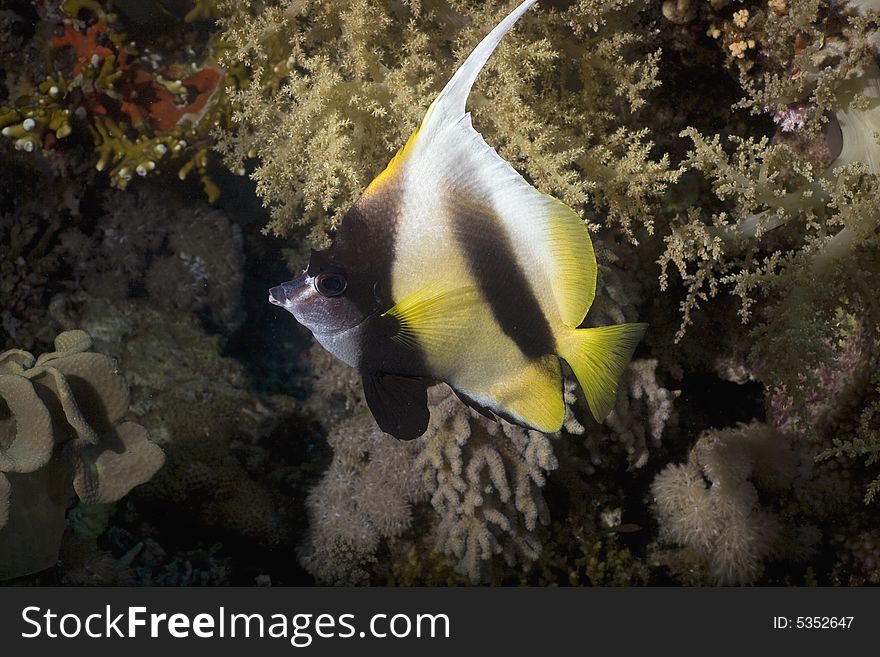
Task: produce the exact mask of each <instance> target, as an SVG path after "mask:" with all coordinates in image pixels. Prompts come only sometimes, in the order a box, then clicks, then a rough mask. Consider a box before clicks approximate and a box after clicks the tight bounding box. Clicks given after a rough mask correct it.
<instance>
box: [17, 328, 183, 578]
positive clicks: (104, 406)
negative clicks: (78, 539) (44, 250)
mask: <svg viewBox="0 0 880 657" xmlns="http://www.w3.org/2000/svg"><path fill="white" fill-rule="evenodd" d="M91 344H92V343H91V339H90V338H89V336H88V334H86V333H84V332H83V331H67V332H64V333H61V334H60V335H58V336H57V337H56V338H55V351H54V352H52V353H47V354H43V355H41V356H40V357H39V358H34V357H33V356H32V355H31V354H30V353H28V352H26V351H22V350H10V351H6V352H4V353H2V354H0V397H2V401H3V403H2V405H0V417H2V421H0V481H2V483H0V520H3V522H2V523H0V579H5V578H9V577H15V576H19V575H24V574H28V573H32V572H35V571H38V570H42V569H44V568H48V567H49V566H51V565H52V564H54V563H55V561H56V559H57V558H58V548H59V545H60V542H61V533H62V532H63V530H64V515H65V511H66V507H67V502H68V499H67V498H68V496H70V495H71V494H72V493H73V492H75V493H76V495H77V497H78V498H79V499H80V500H81V501H82V502H83V503H85V504H106V503H108V502H115V501H117V500H119V499H120V498H122V497H123V496H124V495H126V494H127V493H128V492H129V491H130V490H131V489H132V488H133V487H135V486H137V485H139V484H142V483H144V482H146V481H148V480H149V479H150V478H151V477H152V476H153V475H154V474H155V473H156V471H157V470H158V469H159V468H160V467H161V466H162V464H163V463H164V460H165V458H164V454H163V453H162V450H161V449H160V448H159V447H158V446H156V445H155V444H154V443H152V442H151V441H150V440H149V437H148V435H147V432H146V430H145V429H144V427H142V426H141V425H139V424H136V423H134V422H126V421H123V419H124V416H125V415H126V413H128V406H129V394H128V386H127V384H126V383H125V380H124V379H123V378H122V377H121V376H120V375H119V373H118V372H117V371H116V365H115V363H114V362H113V360H112V359H111V358H109V357H107V356H104V355H103V354H98V353H94V352H92V351H90V348H91Z"/></svg>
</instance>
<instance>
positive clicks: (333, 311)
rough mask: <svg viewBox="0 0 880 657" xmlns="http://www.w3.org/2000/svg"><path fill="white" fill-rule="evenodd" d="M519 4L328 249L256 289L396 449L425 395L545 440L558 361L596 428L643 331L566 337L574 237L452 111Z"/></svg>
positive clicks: (579, 303) (570, 221) (558, 211)
mask: <svg viewBox="0 0 880 657" xmlns="http://www.w3.org/2000/svg"><path fill="white" fill-rule="evenodd" d="M534 2H535V0H526V2H523V3H522V4H521V5H519V6H518V7H517V8H516V9H515V10H514V11H513V12H512V13H511V14H510V15H509V16H507V17H506V18H505V19H504V20H503V21H501V23H500V24H499V25H498V26H497V27H495V29H493V30H492V31H491V32H490V33H489V35H488V36H486V38H485V39H483V41H482V42H481V43H480V44H479V45H478V46H477V47H476V49H475V50H474V51H473V52H472V53H471V54H470V56H469V57H468V58H467V59H466V60H465V62H464V63H463V64H462V65H461V67H460V68H459V69H458V70H457V71H456V72H455V74H454V75H453V77H452V79H451V80H450V81H449V83H448V84H447V85H446V87H445V88H444V89H443V91H442V92H441V93H440V95H439V96H437V98H436V99H435V100H434V102H433V103H432V104H431V106H430V107H429V108H428V111H427V113H426V114H425V117H424V119H423V120H422V123H421V125H420V126H419V127H418V129H416V131H415V132H414V133H413V134H412V136H411V137H410V138H409V140H408V141H407V142H406V145H405V146H404V147H403V148H402V149H401V150H400V151H399V152H398V153H397V154H396V155H395V156H394V158H393V159H392V160H391V162H390V163H389V164H388V166H387V168H386V169H385V170H384V171H383V172H382V173H380V174H379V176H378V177H377V178H376V179H375V180H373V182H372V183H370V185H369V186H368V187H367V189H366V191H365V192H364V193H363V195H362V196H361V197H360V198H359V199H358V200H357V201H356V202H355V204H354V205H353V206H352V208H351V209H350V210H349V211H348V212H347V213H346V214H345V216H344V217H343V220H342V222H341V224H340V227H339V229H338V231H337V234H336V236H335V239H334V241H333V244H332V245H331V246H330V247H329V248H328V249H327V250H325V251H320V252H315V251H313V252H312V254H311V258H310V260H309V264H308V267H307V268H306V269H305V271H304V272H303V274H302V276H300V277H299V278H297V279H295V280H292V281H288V282H286V283H282V284H281V285H279V286H277V287H273V288H272V289H271V290H269V301H271V302H272V303H274V304H277V305H279V306H281V307H283V308H285V309H286V310H288V311H289V312H290V313H292V314H293V316H294V317H295V318H296V319H297V321H299V322H300V323H301V324H303V325H304V326H305V327H306V328H308V329H309V330H311V332H312V333H313V334H314V336H315V338H316V339H317V341H318V342H319V343H320V344H321V345H323V346H324V348H325V349H327V350H328V351H329V352H330V353H332V354H333V355H334V356H336V357H337V358H339V359H340V360H342V361H344V362H345V363H347V364H348V365H351V366H352V367H356V368H357V369H358V370H359V371H360V373H361V375H362V380H363V386H364V396H365V398H366V400H367V404H368V405H369V408H370V411H371V412H372V414H373V416H374V417H375V419H376V422H377V423H378V425H379V427H380V428H381V429H382V430H383V431H385V432H386V433H389V434H391V435H393V436H395V437H397V438H399V439H412V438H417V437H419V436H420V435H422V434H423V433H424V432H425V430H426V428H427V426H428V421H429V411H428V403H427V389H428V387H429V386H431V385H433V384H434V383H437V382H445V383H446V384H448V385H449V386H450V387H452V389H453V390H454V391H455V393H456V394H457V395H458V397H459V398H460V399H461V400H462V401H463V402H464V403H466V404H468V405H469V406H470V407H471V408H473V409H475V410H476V411H478V412H480V413H482V414H483V415H485V416H487V417H489V418H492V419H496V418H497V417H501V418H504V419H506V420H508V421H510V422H513V423H516V424H518V425H521V426H523V427H528V428H532V429H537V430H539V431H543V432H548V433H550V432H555V431H559V430H560V428H561V426H562V423H563V419H564V416H565V404H564V401H563V378H562V370H561V363H560V358H562V359H564V360H565V361H566V362H567V363H568V365H569V366H570V367H571V369H572V371H573V372H574V375H575V377H576V378H577V380H578V382H579V383H580V385H581V388H582V389H583V391H584V394H585V396H586V398H587V403H588V405H589V408H590V411H591V413H592V415H593V416H594V417H595V418H596V420H598V421H600V422H601V421H602V420H604V418H605V416H606V415H607V414H608V413H609V412H610V411H611V409H612V407H613V405H614V399H615V395H616V392H617V382H618V379H619V377H620V375H621V373H622V372H623V370H624V368H626V366H627V364H628V362H629V360H630V358H631V357H632V354H633V351H634V350H635V347H636V344H637V343H638V341H639V340H640V339H641V337H642V335H643V334H644V331H645V328H646V326H647V325H646V324H618V325H614V326H602V327H598V328H577V327H578V326H579V325H580V324H581V323H582V322H583V320H584V317H585V316H586V314H587V310H588V309H589V307H590V305H591V304H592V302H593V297H594V296H595V292H596V276H597V268H596V256H595V254H594V252H593V246H592V243H591V241H590V236H589V233H588V231H587V228H586V225H585V223H584V222H583V221H582V220H581V218H580V217H579V216H578V215H577V213H576V212H575V211H574V210H572V209H571V208H569V207H568V206H567V205H565V204H564V203H562V202H561V201H558V200H557V199H555V198H553V197H551V196H548V195H546V194H542V193H541V192H539V191H538V190H537V189H535V188H534V187H533V186H532V185H530V184H529V183H528V182H526V180H525V179H523V177H522V176H520V175H519V174H518V173H517V172H516V171H515V170H514V169H513V167H511V165H510V164H508V163H507V162H506V161H504V160H503V159H502V158H501V156H499V155H498V153H496V152H495V150H494V149H493V148H492V147H491V146H489V145H488V144H487V143H486V141H485V140H484V139H483V137H482V135H480V133H478V132H477V131H476V130H475V129H474V128H473V126H472V124H471V119H470V114H468V113H467V112H466V111H465V103H466V101H467V98H468V95H469V94H470V90H471V87H472V86H473V83H474V80H475V79H476V77H477V74H478V73H479V72H480V70H481V69H482V68H483V66H484V64H485V63H486V61H487V60H488V58H489V56H490V55H491V54H492V52H493V51H494V50H495V48H496V46H497V45H498V43H499V42H500V41H501V38H502V37H503V36H504V35H505V34H506V33H507V31H508V30H510V28H511V27H512V26H513V24H514V23H515V22H516V21H517V20H518V19H519V17H520V16H522V14H523V13H524V12H525V11H526V10H527V9H529V7H530V6H531V5H532V4H534Z"/></svg>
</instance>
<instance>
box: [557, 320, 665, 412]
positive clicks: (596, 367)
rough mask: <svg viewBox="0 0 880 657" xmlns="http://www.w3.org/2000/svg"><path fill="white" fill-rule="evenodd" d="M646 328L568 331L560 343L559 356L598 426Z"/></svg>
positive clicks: (612, 327)
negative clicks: (566, 365)
mask: <svg viewBox="0 0 880 657" xmlns="http://www.w3.org/2000/svg"><path fill="white" fill-rule="evenodd" d="M646 328H648V325H647V324H615V325H614V326H599V327H597V328H585V329H572V330H570V331H569V333H568V335H567V337H566V338H565V339H564V340H563V341H562V344H561V353H560V354H559V355H560V356H562V357H563V358H564V359H565V360H566V362H567V363H568V364H569V366H571V369H572V370H573V371H574V375H575V376H576V377H577V380H578V383H580V384H581V388H583V391H584V394H585V395H586V396H587V403H588V404H589V406H590V412H591V413H592V414H593V417H594V418H596V421H598V422H602V421H603V420H604V419H605V417H606V416H607V415H608V413H610V412H611V409H612V408H614V399H615V397H616V396H617V382H618V381H619V380H620V375H621V374H623V370H624V369H625V368H626V366H627V365H628V364H629V361H630V358H632V355H633V351H635V349H636V345H637V344H638V343H639V340H641V339H642V336H643V335H644V334H645V329H646Z"/></svg>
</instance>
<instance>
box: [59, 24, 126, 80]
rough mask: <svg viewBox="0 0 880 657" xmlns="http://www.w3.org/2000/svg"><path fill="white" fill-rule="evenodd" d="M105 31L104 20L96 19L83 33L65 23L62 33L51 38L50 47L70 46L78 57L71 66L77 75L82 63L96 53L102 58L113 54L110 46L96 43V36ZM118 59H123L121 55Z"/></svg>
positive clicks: (89, 60) (80, 71) (88, 60)
mask: <svg viewBox="0 0 880 657" xmlns="http://www.w3.org/2000/svg"><path fill="white" fill-rule="evenodd" d="M106 33H107V23H105V22H104V21H98V22H97V23H95V24H94V25H92V26H91V27H89V28H88V29H87V30H86V31H85V34H83V33H82V32H78V31H77V30H75V29H73V28H72V27H71V26H70V25H65V26H64V34H62V35H61V36H59V37H55V38H54V39H52V47H53V48H63V47H64V46H70V47H71V48H73V50H74V52H75V53H76V56H77V59H78V61H77V63H76V65H75V66H74V67H73V74H74V75H79V74H80V73H82V67H83V64H87V63H89V62H91V60H92V56H93V55H97V56H98V57H100V58H102V59H103V58H104V57H106V56H107V55H112V54H113V51H112V50H111V49H110V48H107V47H106V46H102V45H99V44H98V37H99V36H100V35H102V34H106ZM120 59H121V60H123V61H124V59H123V57H120Z"/></svg>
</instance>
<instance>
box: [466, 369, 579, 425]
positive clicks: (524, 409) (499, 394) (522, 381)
mask: <svg viewBox="0 0 880 657" xmlns="http://www.w3.org/2000/svg"><path fill="white" fill-rule="evenodd" d="M487 393H488V394H487V395H486V396H488V397H489V398H490V400H491V403H489V404H487V406H488V407H489V408H491V409H492V410H493V411H495V412H497V413H498V415H500V416H502V417H508V418H510V419H512V420H514V421H515V422H516V423H517V424H521V425H523V426H526V427H530V428H532V429H537V430H538V431H543V432H544V433H553V432H555V431H559V429H561V428H562V421H563V420H564V419H565V403H564V402H563V399H562V371H561V369H560V366H559V359H558V358H557V357H556V356H552V355H551V356H545V357H543V358H539V359H537V360H533V361H531V362H530V363H528V364H527V365H526V366H524V367H521V368H518V369H517V371H516V372H513V373H511V375H510V376H508V377H505V378H504V379H502V380H501V381H498V382H497V383H496V384H494V385H493V386H492V387H491V388H490V389H489V390H488V391H487ZM474 397H475V398H476V399H481V400H484V399H485V396H484V395H474Z"/></svg>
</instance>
